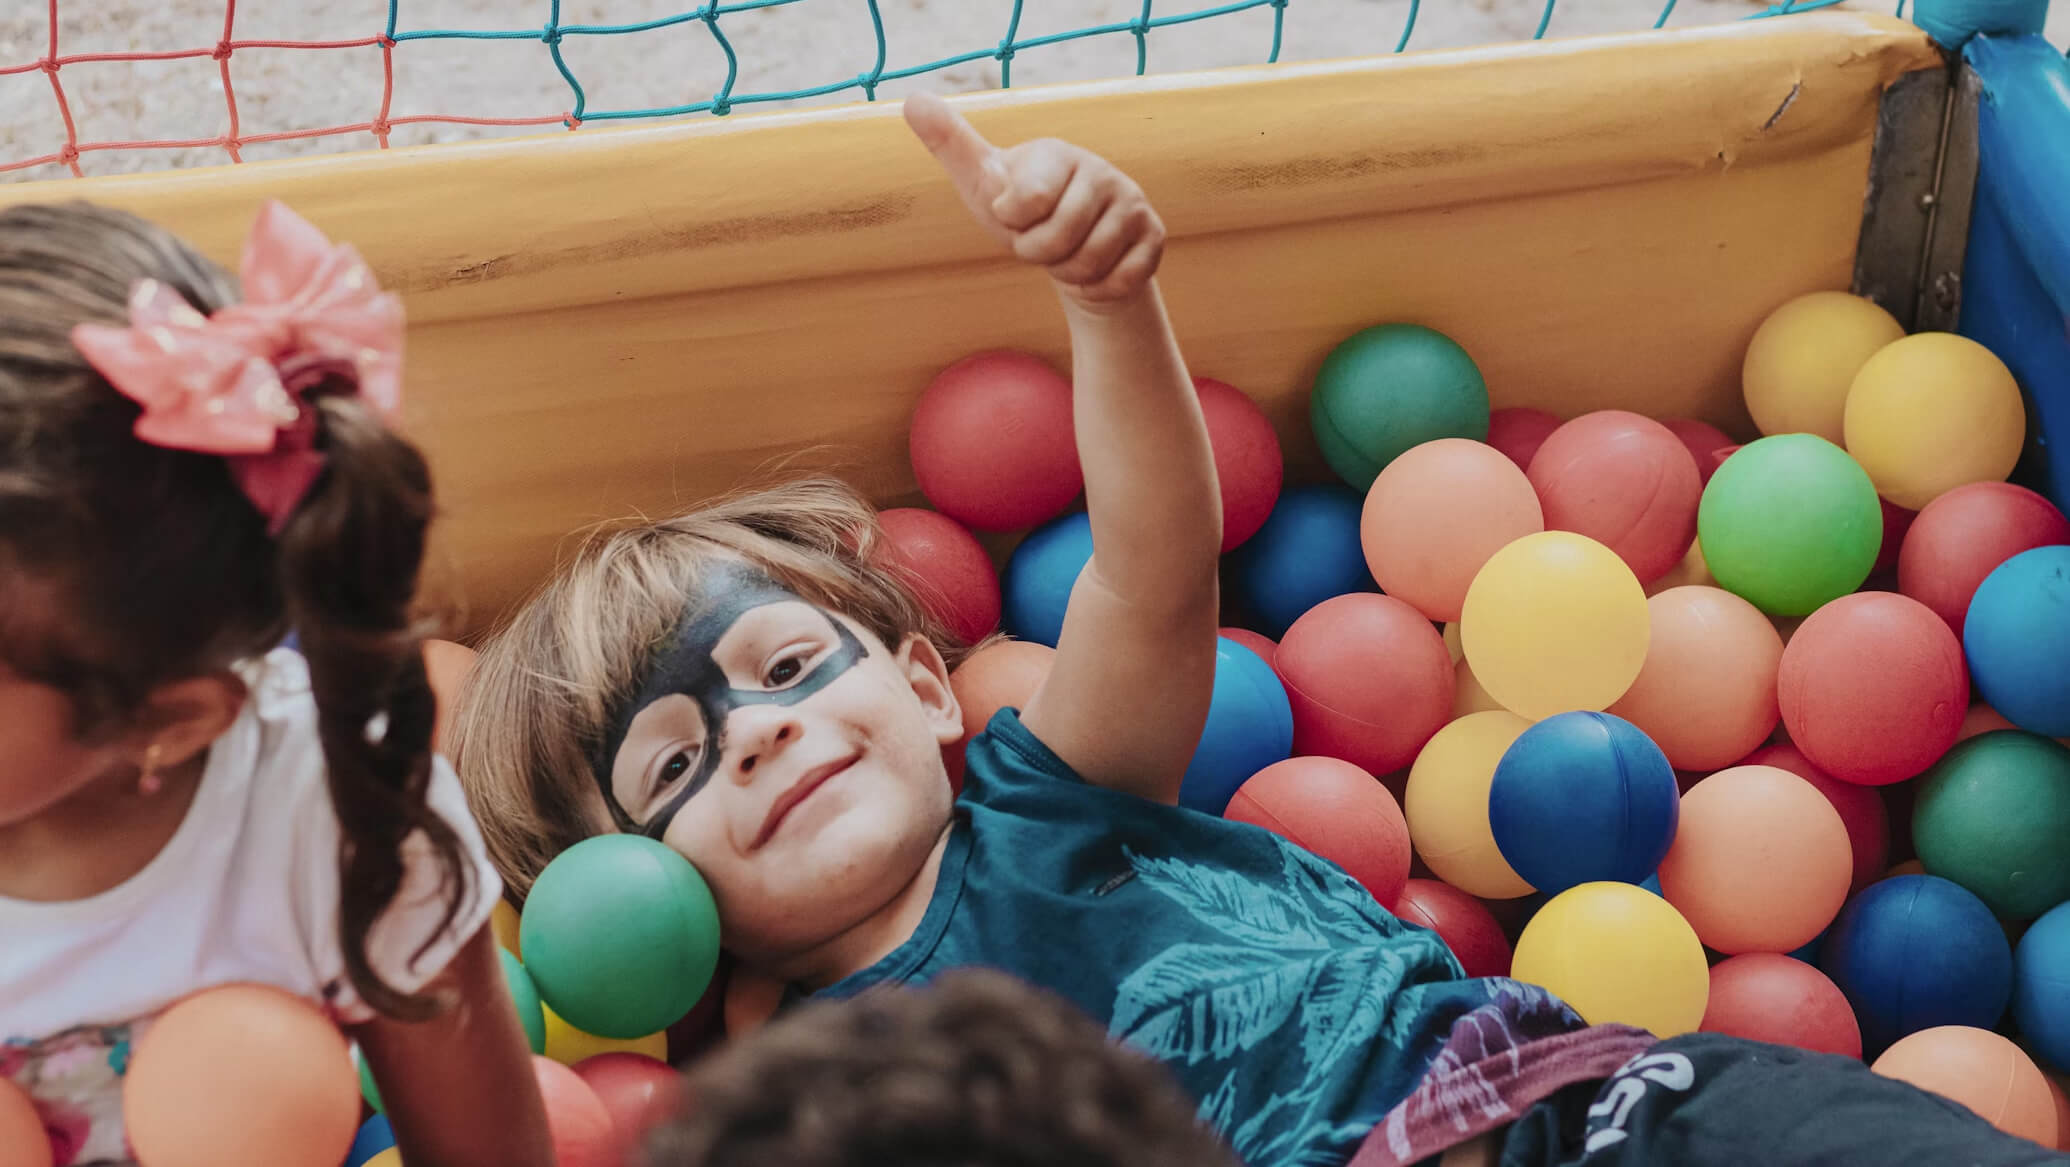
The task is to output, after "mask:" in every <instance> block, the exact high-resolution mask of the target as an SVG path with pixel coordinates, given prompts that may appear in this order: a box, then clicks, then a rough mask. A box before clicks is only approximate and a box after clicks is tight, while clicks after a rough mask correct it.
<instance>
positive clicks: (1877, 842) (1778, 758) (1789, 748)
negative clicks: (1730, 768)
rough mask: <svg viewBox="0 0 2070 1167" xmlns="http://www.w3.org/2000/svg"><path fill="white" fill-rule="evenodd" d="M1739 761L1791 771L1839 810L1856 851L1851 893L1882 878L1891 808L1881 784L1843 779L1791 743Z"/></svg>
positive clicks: (1763, 749)
mask: <svg viewBox="0 0 2070 1167" xmlns="http://www.w3.org/2000/svg"><path fill="white" fill-rule="evenodd" d="M1738 764H1739V765H1741V766H1774V767H1775V768H1776V769H1778V770H1788V771H1789V772H1790V773H1792V774H1795V775H1796V776H1797V777H1799V778H1802V779H1804V780H1805V781H1806V782H1809V783H1811V784H1812V786H1814V787H1816V788H1817V790H1818V792H1819V793H1820V794H1823V795H1825V796H1826V801H1827V802H1830V803H1832V804H1833V809H1834V810H1837V811H1839V812H1840V822H1841V825H1843V826H1845V827H1846V828H1847V843H1848V846H1849V847H1850V848H1852V849H1853V851H1854V878H1853V880H1852V882H1851V883H1850V884H1849V885H1848V889H1847V890H1848V894H1850V895H1851V894H1853V893H1855V892H1858V891H1860V890H1861V889H1863V888H1865V887H1867V886H1869V885H1870V884H1872V883H1874V882H1876V881H1877V880H1879V879H1881V878H1883V869H1884V868H1885V867H1887V866H1889V865H1890V809H1889V808H1888V807H1886V806H1884V805H1883V791H1882V789H1881V788H1880V787H1876V786H1857V785H1855V784H1854V783H1852V782H1842V781H1840V780H1839V779H1838V778H1835V777H1833V776H1832V775H1831V774H1828V773H1826V772H1825V771H1824V770H1821V769H1819V768H1818V767H1817V766H1815V765H1812V762H1811V759H1810V758H1807V757H1805V756H1804V751H1802V750H1800V749H1798V748H1797V747H1796V746H1793V745H1790V744H1789V743H1788V742H1779V743H1777V744H1775V745H1772V746H1762V747H1761V748H1760V749H1758V750H1755V751H1754V752H1753V753H1751V754H1748V755H1747V756H1746V758H1745V759H1743V760H1742V761H1740V762H1739V763H1738Z"/></svg>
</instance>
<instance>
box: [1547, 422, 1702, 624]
mask: <svg viewBox="0 0 2070 1167" xmlns="http://www.w3.org/2000/svg"><path fill="white" fill-rule="evenodd" d="M1527 473H1528V474H1529V475H1530V478H1531V485H1532V486H1533V487H1534V488H1536V489H1537V491H1538V499H1539V501H1540V502H1541V503H1543V504H1544V505H1545V529H1546V530H1548V531H1574V532H1576V533H1578V534H1582V535H1587V536H1588V537H1589V538H1591V539H1594V540H1595V541H1596V542H1598V543H1601V544H1602V545H1603V546H1605V547H1608V548H1609V549H1610V550H1612V551H1615V552H1616V553H1617V556H1618V558H1620V559H1622V560H1624V562H1625V565H1626V566H1628V567H1630V568H1631V569H1632V574H1633V575H1636V576H1638V577H1639V582H1640V583H1642V584H1643V583H1651V582H1652V581H1654V580H1656V579H1659V578H1660V577H1661V576H1663V575H1666V574H1667V573H1668V571H1669V570H1670V569H1672V568H1673V567H1674V566H1675V565H1676V564H1677V563H1680V562H1681V561H1682V557H1683V556H1684V555H1686V554H1688V553H1689V544H1691V543H1692V542H1694V541H1695V540H1696V504H1697V501H1698V500H1699V499H1700V498H1702V496H1703V477H1702V476H1701V475H1700V474H1698V473H1697V468H1696V463H1695V461H1694V460H1693V459H1691V458H1690V456H1689V451H1688V447H1686V446H1684V445H1683V444H1682V440H1681V439H1680V438H1677V437H1676V436H1675V435H1674V434H1673V433H1671V432H1669V430H1668V428H1667V427H1666V426H1664V425H1662V424H1660V423H1659V422H1657V421H1654V420H1653V419H1652V418H1649V417H1642V416H1640V415H1639V414H1636V413H1627V412H1626V411H1624V410H1621V409H1604V410H1598V411H1597V412H1595V413H1588V414H1583V415H1582V416H1580V417H1577V418H1575V419H1574V420H1573V421H1570V422H1568V423H1567V424H1566V425H1563V426H1561V427H1560V428H1559V429H1557V430H1555V431H1553V435H1552V436H1551V437H1549V438H1547V439H1545V444H1544V445H1542V446H1540V447H1538V455H1537V456H1536V457H1534V458H1532V459H1531V467H1530V470H1529V471H1528V472H1527Z"/></svg>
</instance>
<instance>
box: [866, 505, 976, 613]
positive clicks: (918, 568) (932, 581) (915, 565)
mask: <svg viewBox="0 0 2070 1167" xmlns="http://www.w3.org/2000/svg"><path fill="white" fill-rule="evenodd" d="M877 523H878V525H879V526H880V527H881V528H883V531H884V548H883V551H882V555H883V557H884V562H885V564H886V565H887V566H889V567H890V568H891V569H892V570H893V571H894V572H896V573H897V574H898V575H899V576H900V577H901V578H903V579H904V580H905V582H906V586H908V587H909V588H911V589H912V590H913V596H914V598H916V599H918V600H919V601H920V603H921V606H922V607H925V608H926V609H927V612H928V614H929V615H931V616H933V617H934V618H935V619H936V620H939V621H941V622H942V624H943V625H944V626H945V627H947V628H948V629H949V631H951V632H953V633H955V634H956V637H957V639H959V640H961V641H963V642H964V643H965V644H976V643H977V642H978V641H980V640H983V639H984V638H985V637H987V636H989V635H991V633H992V632H993V630H995V629H997V628H998V627H999V604H1000V600H999V576H998V574H997V573H996V572H994V571H993V570H992V557H991V556H989V555H987V554H985V549H984V547H983V546H982V545H981V544H979V543H978V541H977V536H975V535H972V534H971V533H970V532H969V531H968V530H965V529H964V527H963V526H962V524H960V523H958V522H957V521H956V520H954V519H952V518H950V517H949V516H947V515H944V514H941V513H939V512H937V511H923V510H920V509H918V508H915V507H896V508H893V509H891V510H888V511H882V512H880V513H879V514H878V515H877Z"/></svg>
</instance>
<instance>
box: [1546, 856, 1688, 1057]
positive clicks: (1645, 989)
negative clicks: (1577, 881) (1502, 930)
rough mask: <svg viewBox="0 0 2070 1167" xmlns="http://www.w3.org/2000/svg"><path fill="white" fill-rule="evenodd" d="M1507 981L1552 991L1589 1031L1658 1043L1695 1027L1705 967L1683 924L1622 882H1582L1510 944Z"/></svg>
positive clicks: (1660, 903) (1649, 896) (1656, 899)
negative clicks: (1630, 1034) (1512, 953)
mask: <svg viewBox="0 0 2070 1167" xmlns="http://www.w3.org/2000/svg"><path fill="white" fill-rule="evenodd" d="M1510 975H1511V976H1513V977H1515V978H1516V979H1518V980H1520V981H1528V982H1530V983H1531V984H1534V985H1539V986H1542V987H1544V988H1545V989H1547V990H1549V991H1551V992H1552V994H1553V995H1554V996H1556V997H1559V998H1560V999H1561V1000H1563V1001H1565V1002H1566V1003H1567V1004H1568V1005H1569V1006H1571V1007H1572V1008H1573V1009H1574V1011H1575V1012H1576V1013H1579V1014H1581V1017H1582V1020H1584V1021H1587V1022H1588V1023H1589V1024H1591V1025H1608V1024H1622V1025H1636V1026H1638V1027H1639V1028H1641V1029H1650V1030H1652V1031H1653V1033H1654V1034H1655V1035H1657V1036H1660V1037H1673V1036H1675V1035H1676V1034H1678V1033H1689V1032H1691V1031H1693V1030H1695V1029H1696V1027H1697V1026H1698V1025H1699V1024H1700V1023H1702V1021H1703V1014H1704V1006H1705V1004H1706V1002H1707V1001H1708V999H1709V996H1710V980H1711V978H1710V968H1709V966H1708V965H1707V964H1706V963H1705V961H1704V956H1703V945H1702V944H1701V943H1700V942H1698V940H1697V939H1696V933H1695V932H1694V931H1693V930H1691V929H1690V927H1689V923H1688V921H1686V920H1684V919H1683V918H1682V916H1681V914H1680V913H1678V912H1677V911H1675V909H1674V908H1673V907H1672V906H1670V905H1669V903H1668V902H1667V901H1666V900H1663V899H1661V898H1660V897H1659V896H1657V895H1654V894H1653V893H1652V892H1649V891H1646V890H1644V889H1642V888H1639V887H1636V886H1634V885H1632V884H1629V883H1584V884H1582V885H1581V886H1579V887H1573V888H1569V889H1567V890H1566V891H1563V892H1561V893H1560V894H1559V895H1556V896H1554V897H1552V898H1551V899H1549V900H1547V901H1546V902H1545V906H1544V907H1542V908H1539V909H1538V912H1537V914H1536V915H1534V916H1532V917H1531V922H1530V923H1528V924H1526V925H1524V934H1523V935H1522V936H1520V937H1518V938H1517V950H1516V957H1515V959H1514V960H1512V961H1511V963H1510Z"/></svg>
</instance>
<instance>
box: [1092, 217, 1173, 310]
mask: <svg viewBox="0 0 2070 1167" xmlns="http://www.w3.org/2000/svg"><path fill="white" fill-rule="evenodd" d="M1163 261H1164V232H1163V231H1161V230H1160V231H1153V232H1151V233H1149V234H1147V235H1144V236H1143V237H1142V238H1140V239H1138V240H1137V241H1136V244H1135V246H1134V247H1131V248H1129V250H1128V253H1127V254H1126V255H1124V256H1122V257H1121V261H1120V262H1119V263H1116V264H1115V265H1114V267H1113V269H1112V270H1111V271H1109V272H1108V273H1107V274H1106V275H1105V276H1104V277H1102V278H1101V280H1100V281H1099V282H1098V283H1096V284H1092V285H1090V286H1088V287H1082V288H1080V289H1079V290H1078V295H1079V297H1080V298H1081V299H1084V300H1090V301H1093V302H1095V303H1098V302H1101V301H1106V300H1121V299H1125V298H1127V297H1129V296H1133V295H1135V294H1136V293H1137V292H1139V291H1141V290H1142V289H1143V287H1144V286H1145V285H1147V284H1148V283H1149V282H1150V281H1151V280H1152V279H1154V278H1156V276H1157V268H1158V265H1159V264H1160V263H1162V262H1163Z"/></svg>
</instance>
